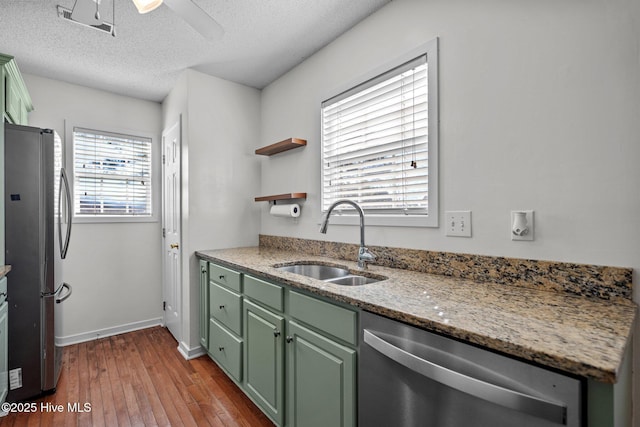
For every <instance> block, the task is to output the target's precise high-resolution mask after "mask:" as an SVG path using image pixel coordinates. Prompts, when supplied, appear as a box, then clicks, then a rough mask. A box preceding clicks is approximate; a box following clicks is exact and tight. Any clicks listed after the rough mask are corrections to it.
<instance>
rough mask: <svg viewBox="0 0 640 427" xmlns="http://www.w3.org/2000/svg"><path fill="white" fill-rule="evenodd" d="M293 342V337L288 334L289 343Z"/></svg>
mask: <svg viewBox="0 0 640 427" xmlns="http://www.w3.org/2000/svg"><path fill="white" fill-rule="evenodd" d="M290 342H293V337H292V336H290V335H288V336H287V343H290Z"/></svg>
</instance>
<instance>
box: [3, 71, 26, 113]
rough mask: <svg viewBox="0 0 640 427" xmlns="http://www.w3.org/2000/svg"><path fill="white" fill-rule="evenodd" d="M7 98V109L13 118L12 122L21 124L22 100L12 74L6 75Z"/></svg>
mask: <svg viewBox="0 0 640 427" xmlns="http://www.w3.org/2000/svg"><path fill="white" fill-rule="evenodd" d="M5 96H6V99H5V110H6V112H7V116H9V119H10V120H11V123H15V124H21V123H20V120H21V114H20V112H21V110H22V100H21V99H20V95H19V94H18V89H17V88H16V84H15V82H14V81H13V79H12V78H11V76H6V94H5Z"/></svg>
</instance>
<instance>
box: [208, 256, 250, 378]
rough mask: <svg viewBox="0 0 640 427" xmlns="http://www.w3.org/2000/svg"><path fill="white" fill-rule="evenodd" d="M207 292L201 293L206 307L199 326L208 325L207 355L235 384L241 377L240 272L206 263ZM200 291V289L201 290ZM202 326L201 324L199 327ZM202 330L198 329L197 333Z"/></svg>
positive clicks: (242, 340)
mask: <svg viewBox="0 0 640 427" xmlns="http://www.w3.org/2000/svg"><path fill="white" fill-rule="evenodd" d="M207 271H208V287H207V289H208V291H207V292H208V293H207V294H206V295H201V296H202V297H203V298H205V299H204V302H203V301H201V302H200V303H201V304H207V309H206V310H203V313H204V314H202V313H201V318H200V323H201V325H202V324H203V323H204V322H205V321H206V322H207V324H208V328H209V335H208V337H209V340H208V346H206V347H205V348H206V349H207V352H208V353H209V356H211V358H212V359H213V360H214V361H216V362H217V363H218V365H219V366H220V367H222V368H223V369H224V370H225V371H226V372H227V373H228V374H229V375H230V376H231V378H233V379H234V380H235V381H236V382H237V383H238V384H241V383H242V378H243V368H242V365H243V351H244V339H243V338H242V296H241V294H240V293H238V292H241V291H242V275H241V274H240V273H238V272H236V271H233V270H230V269H228V268H225V267H222V266H219V265H217V264H213V263H207ZM201 292H202V290H201ZM201 328H202V326H201ZM202 333H203V332H202V331H201V334H202Z"/></svg>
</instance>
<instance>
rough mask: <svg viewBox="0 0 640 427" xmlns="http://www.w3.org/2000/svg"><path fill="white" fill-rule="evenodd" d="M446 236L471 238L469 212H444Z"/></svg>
mask: <svg viewBox="0 0 640 427" xmlns="http://www.w3.org/2000/svg"><path fill="white" fill-rule="evenodd" d="M445 224H446V227H447V236H454V237H471V211H447V212H445Z"/></svg>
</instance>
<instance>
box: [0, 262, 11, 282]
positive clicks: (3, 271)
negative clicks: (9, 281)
mask: <svg viewBox="0 0 640 427" xmlns="http://www.w3.org/2000/svg"><path fill="white" fill-rule="evenodd" d="M10 271H11V266H10V265H0V279H2V278H3V277H4V276H6V275H7V274H9V272H10Z"/></svg>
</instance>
